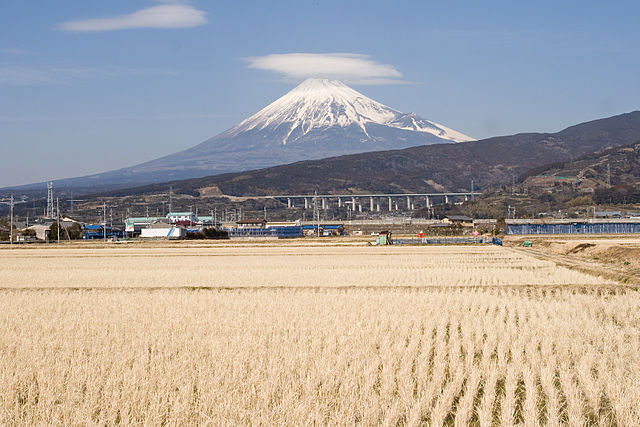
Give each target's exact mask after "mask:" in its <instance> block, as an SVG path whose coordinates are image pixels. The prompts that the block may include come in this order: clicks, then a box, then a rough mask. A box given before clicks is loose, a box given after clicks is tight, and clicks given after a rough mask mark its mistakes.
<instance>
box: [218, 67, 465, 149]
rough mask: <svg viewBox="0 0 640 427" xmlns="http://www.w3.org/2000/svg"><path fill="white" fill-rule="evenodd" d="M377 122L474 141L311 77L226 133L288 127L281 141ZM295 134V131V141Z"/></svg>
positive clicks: (363, 129) (355, 92) (342, 85)
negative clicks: (321, 130)
mask: <svg viewBox="0 0 640 427" xmlns="http://www.w3.org/2000/svg"><path fill="white" fill-rule="evenodd" d="M371 123H375V124H379V125H384V126H390V127H394V128H398V129H403V130H409V131H417V132H427V133H431V134H433V135H435V136H437V137H438V138H440V139H443V140H448V141H452V142H463V141H473V138H471V137H469V136H467V135H464V134H462V133H460V132H457V131H454V130H452V129H449V128H447V127H445V126H442V125H440V124H438V123H435V122H431V121H428V120H425V119H423V118H421V117H419V116H417V115H416V114H415V113H409V114H403V113H401V112H400V111H397V110H394V109H393V108H390V107H387V106H386V105H384V104H381V103H379V102H377V101H374V100H372V99H370V98H368V97H366V96H364V95H363V94H361V93H360V92H357V91H355V90H353V89H351V88H350V87H349V86H347V85H345V84H344V83H342V82H340V81H335V80H327V79H315V78H310V79H307V80H305V81H304V82H302V83H301V84H300V85H299V86H297V87H296V88H294V89H293V90H291V91H290V92H289V93H287V94H286V95H284V96H283V97H281V98H279V99H277V100H276V101H274V102H273V103H271V104H269V105H268V106H267V107H265V108H263V109H262V110H260V111H259V112H257V113H256V114H254V115H253V116H251V117H249V118H248V119H246V120H244V121H242V122H241V123H240V124H238V125H237V126H235V127H233V128H232V129H230V130H229V131H228V132H227V134H228V135H232V136H237V135H239V134H241V133H243V132H249V131H263V130H266V129H277V128H280V127H282V126H284V127H286V128H287V129H288V131H287V132H286V133H285V135H284V136H283V138H282V143H283V144H287V143H288V142H295V140H298V139H300V138H302V137H303V136H305V135H307V134H308V133H309V132H310V131H311V130H313V129H322V128H325V129H326V128H330V127H333V126H340V127H343V128H345V127H348V126H352V125H356V126H358V127H359V128H360V129H361V130H362V132H363V133H364V134H365V135H366V137H367V139H370V136H369V134H368V132H367V125H368V124H371ZM292 135H295V137H294V138H293V141H292Z"/></svg>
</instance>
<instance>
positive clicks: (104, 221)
mask: <svg viewBox="0 0 640 427" xmlns="http://www.w3.org/2000/svg"><path fill="white" fill-rule="evenodd" d="M102 235H103V236H104V241H105V242H106V241H107V203H106V202H102Z"/></svg>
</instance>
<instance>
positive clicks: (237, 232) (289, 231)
mask: <svg viewBox="0 0 640 427" xmlns="http://www.w3.org/2000/svg"><path fill="white" fill-rule="evenodd" d="M223 230H224V231H226V232H227V233H228V235H229V238H234V237H275V238H278V239H284V238H289V237H302V236H303V233H302V227H269V228H223Z"/></svg>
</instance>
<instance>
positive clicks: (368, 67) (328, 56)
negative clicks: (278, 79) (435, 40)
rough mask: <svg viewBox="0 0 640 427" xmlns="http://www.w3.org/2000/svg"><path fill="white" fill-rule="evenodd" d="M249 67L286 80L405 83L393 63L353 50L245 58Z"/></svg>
mask: <svg viewBox="0 0 640 427" xmlns="http://www.w3.org/2000/svg"><path fill="white" fill-rule="evenodd" d="M247 61H248V62H249V68H255V69H258V70H266V71H272V72H275V73H278V74H281V75H282V76H284V77H285V78H287V79H290V80H302V79H305V78H308V77H322V78H329V79H339V80H343V81H346V82H348V83H353V84H397V83H405V82H404V81H403V80H401V79H402V73H400V71H398V70H397V69H396V68H395V67H394V66H393V65H389V64H380V63H378V62H376V61H374V60H372V59H371V58H370V57H369V56H368V55H361V54H356V53H284V54H274V55H266V56H256V57H251V58H247Z"/></svg>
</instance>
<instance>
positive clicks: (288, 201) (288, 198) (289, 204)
mask: <svg viewBox="0 0 640 427" xmlns="http://www.w3.org/2000/svg"><path fill="white" fill-rule="evenodd" d="M287 208H289V209H291V197H287Z"/></svg>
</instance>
